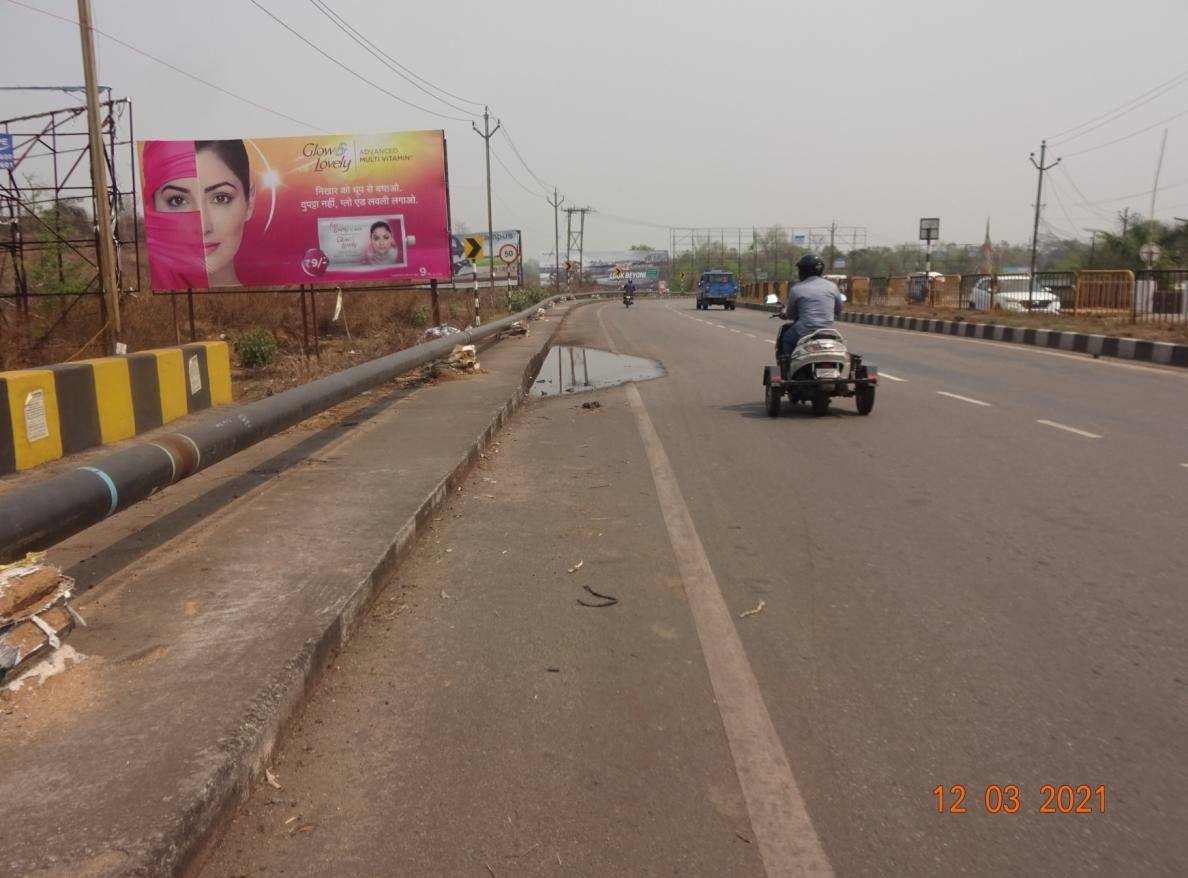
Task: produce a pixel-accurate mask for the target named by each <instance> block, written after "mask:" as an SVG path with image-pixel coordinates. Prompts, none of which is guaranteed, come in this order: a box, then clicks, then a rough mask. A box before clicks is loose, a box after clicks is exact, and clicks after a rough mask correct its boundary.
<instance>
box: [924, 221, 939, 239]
mask: <svg viewBox="0 0 1188 878" xmlns="http://www.w3.org/2000/svg"><path fill="white" fill-rule="evenodd" d="M939 238H940V217H938V216H926V217H922V218H921V219H920V240H921V241H935V240H937V239H939Z"/></svg>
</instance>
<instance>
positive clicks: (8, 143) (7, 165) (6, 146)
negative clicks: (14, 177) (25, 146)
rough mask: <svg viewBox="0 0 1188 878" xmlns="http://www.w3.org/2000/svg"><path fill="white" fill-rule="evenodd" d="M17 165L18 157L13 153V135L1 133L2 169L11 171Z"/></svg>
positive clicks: (0, 157)
mask: <svg viewBox="0 0 1188 878" xmlns="http://www.w3.org/2000/svg"><path fill="white" fill-rule="evenodd" d="M15 167H16V157H15V156H14V155H13V153H12V135H11V134H0V171H11V170H12V169H13V168H15Z"/></svg>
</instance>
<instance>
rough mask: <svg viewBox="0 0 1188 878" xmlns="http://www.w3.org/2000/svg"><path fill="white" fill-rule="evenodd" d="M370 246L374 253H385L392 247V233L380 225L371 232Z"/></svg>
mask: <svg viewBox="0 0 1188 878" xmlns="http://www.w3.org/2000/svg"><path fill="white" fill-rule="evenodd" d="M371 248H372V249H373V250H375V252H376V253H381V254H383V253H387V252H388V251H389V250H391V249H392V233H391V232H390V231H388V230H387V229H386V228H385V227H384V226H380V227H379V228H377V229H376V230H375V231H374V232H372V233H371Z"/></svg>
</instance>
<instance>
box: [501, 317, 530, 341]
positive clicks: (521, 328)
mask: <svg viewBox="0 0 1188 878" xmlns="http://www.w3.org/2000/svg"><path fill="white" fill-rule="evenodd" d="M527 334H528V324H526V323H525V322H524V321H523V320H517V321H516V322H515V323H513V324H512V325H511V326H509V327H508V328H507V329H505V330H503V332H501V333H499V337H500V338H511V337H514V336H517V335H527Z"/></svg>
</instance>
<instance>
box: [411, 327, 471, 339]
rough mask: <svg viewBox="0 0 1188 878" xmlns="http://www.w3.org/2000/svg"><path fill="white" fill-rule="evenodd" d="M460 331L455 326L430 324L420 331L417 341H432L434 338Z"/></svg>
mask: <svg viewBox="0 0 1188 878" xmlns="http://www.w3.org/2000/svg"><path fill="white" fill-rule="evenodd" d="M461 331H462V330H460V329H458V328H457V327H456V326H444V325H443V326H430V327H429V328H428V329H426V330H425V331H424V332H422V333H421V337H420V339H419V341H421V342H426V341H432V340H433V339H435V338H444V337H445V336H447V335H455V334H457V333H459V332H461Z"/></svg>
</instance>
